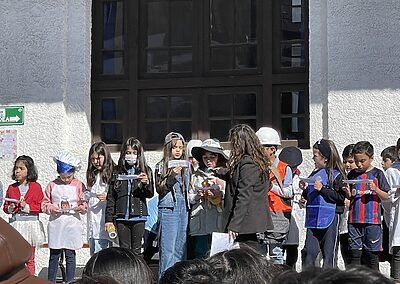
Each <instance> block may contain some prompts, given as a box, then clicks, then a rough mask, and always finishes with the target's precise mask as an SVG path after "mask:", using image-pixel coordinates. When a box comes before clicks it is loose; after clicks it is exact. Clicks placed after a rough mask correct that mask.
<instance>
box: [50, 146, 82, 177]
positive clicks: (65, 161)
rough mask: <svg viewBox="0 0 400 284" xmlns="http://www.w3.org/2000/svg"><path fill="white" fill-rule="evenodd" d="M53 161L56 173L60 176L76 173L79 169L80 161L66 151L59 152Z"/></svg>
mask: <svg viewBox="0 0 400 284" xmlns="http://www.w3.org/2000/svg"><path fill="white" fill-rule="evenodd" d="M53 160H54V162H55V163H56V164H57V172H58V173H61V174H67V173H72V172H76V171H79V170H80V168H81V161H80V160H79V159H78V158H76V157H74V156H73V155H72V154H71V153H70V152H68V151H61V152H60V153H58V154H57V155H56V156H54V157H53Z"/></svg>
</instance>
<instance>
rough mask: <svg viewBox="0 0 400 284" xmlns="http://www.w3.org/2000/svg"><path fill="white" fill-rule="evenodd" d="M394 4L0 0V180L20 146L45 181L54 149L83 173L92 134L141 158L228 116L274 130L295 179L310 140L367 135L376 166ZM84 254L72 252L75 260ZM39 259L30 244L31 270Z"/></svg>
mask: <svg viewBox="0 0 400 284" xmlns="http://www.w3.org/2000/svg"><path fill="white" fill-rule="evenodd" d="M399 8H400V2H399V1H397V0H387V1H384V2H381V1H361V0H355V1H354V0H353V1H349V0H340V1H328V0H268V1H262V0H246V1H243V0H241V1H238V0H236V1H232V0H207V1H204V0H174V1H171V0H135V1H132V0H92V1H88V0H76V1H66V0H57V1H54V0H42V1H30V0H21V1H11V0H3V1H1V2H0V19H1V20H2V25H0V34H1V35H2V40H1V41H0V47H1V48H0V55H1V58H2V63H1V64H0V110H1V109H4V108H5V107H9V106H24V111H25V117H24V124H23V125H8V126H7V125H4V124H3V125H1V126H0V134H1V137H0V138H2V139H3V140H1V144H0V151H1V152H0V180H1V181H2V183H3V184H4V185H8V184H10V183H11V182H12V180H11V177H10V176H11V170H12V166H13V160H14V158H15V156H18V155H22V154H25V155H30V156H32V157H33V158H34V160H35V162H36V164H37V167H38V170H39V182H40V183H41V184H42V186H43V187H45V186H46V185H47V183H48V182H49V181H50V180H52V179H54V178H55V176H56V167H55V164H54V163H53V162H52V159H51V157H52V156H53V155H55V154H56V153H57V152H58V151H59V150H61V149H68V150H70V151H72V152H74V153H75V154H76V155H77V156H79V157H80V158H81V160H82V161H83V167H82V171H81V172H80V173H79V174H78V177H80V178H81V179H84V177H85V170H86V164H87V152H88V149H89V147H90V145H91V143H92V142H94V141H98V140H100V139H101V140H104V141H105V142H107V143H108V144H109V145H110V147H111V149H112V150H113V152H114V153H115V154H114V156H115V157H116V158H117V157H118V150H119V146H120V144H121V142H122V141H123V140H124V139H126V138H127V137H130V136H136V137H138V138H139V139H140V140H141V141H143V142H144V144H145V147H146V149H147V150H148V152H147V154H146V155H147V157H148V160H149V161H150V164H151V165H154V164H155V163H156V161H157V160H158V159H160V157H161V153H160V151H159V149H160V146H161V142H162V141H163V137H164V136H165V134H166V133H167V132H169V131H171V130H176V131H180V132H182V134H184V135H185V137H186V138H187V139H190V138H193V139H205V138H207V137H216V138H218V139H220V140H221V141H222V142H225V141H227V130H229V128H230V127H231V126H232V125H234V124H236V123H248V124H250V125H251V126H252V127H254V128H259V127H261V126H265V125H268V126H273V127H275V128H277V129H280V131H281V134H282V138H283V139H284V140H285V143H295V144H297V145H299V146H300V147H301V148H302V149H303V153H304V158H305V162H304V164H303V166H302V170H303V172H304V173H305V174H307V173H308V172H310V171H311V169H312V165H313V164H312V161H311V151H310V147H311V146H312V144H313V143H314V142H315V141H316V140H318V139H320V138H322V137H323V138H329V139H332V140H333V141H334V142H335V143H336V144H337V146H338V148H339V151H341V150H342V149H343V148H344V146H345V145H347V144H349V143H354V142H356V141H359V140H369V141H371V142H372V144H373V145H374V146H375V148H376V162H378V161H379V153H380V151H381V150H382V149H383V148H385V147H386V146H389V145H393V144H394V143H395V142H396V140H397V138H398V137H399V126H398V122H399V121H400V114H399V112H398V108H399V105H400V104H399V102H398V99H399V94H398V93H399V89H400V72H399V71H400V70H399V69H400V56H399V55H400V40H399V39H400V36H399V35H398V30H399V28H400V15H399V14H398V13H397V11H398V10H399ZM7 133H12V135H11V136H10V135H9V136H7ZM5 137H6V138H7V137H12V138H15V140H13V139H11V140H12V141H8V140H7V139H8V138H7V139H5ZM6 140H7V141H6ZM286 140H287V141H286ZM5 142H7V143H5ZM2 217H4V218H6V216H5V215H4V214H3V215H2ZM43 221H44V222H46V216H43ZM83 237H84V236H83ZM87 257H88V251H87V250H82V251H81V252H79V259H78V264H84V263H85V262H86V260H87ZM47 260H48V252H47V250H46V249H43V250H40V251H39V257H38V263H37V266H38V267H37V268H38V271H40V270H41V268H42V267H46V266H47Z"/></svg>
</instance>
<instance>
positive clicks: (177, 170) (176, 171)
mask: <svg viewBox="0 0 400 284" xmlns="http://www.w3.org/2000/svg"><path fill="white" fill-rule="evenodd" d="M172 171H173V172H174V173H176V174H179V173H180V172H181V171H182V167H175V168H173V169H172Z"/></svg>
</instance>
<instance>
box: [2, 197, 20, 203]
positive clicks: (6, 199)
mask: <svg viewBox="0 0 400 284" xmlns="http://www.w3.org/2000/svg"><path fill="white" fill-rule="evenodd" d="M4 200H5V201H8V202H14V203H19V200H18V199H14V198H8V197H6V198H4Z"/></svg>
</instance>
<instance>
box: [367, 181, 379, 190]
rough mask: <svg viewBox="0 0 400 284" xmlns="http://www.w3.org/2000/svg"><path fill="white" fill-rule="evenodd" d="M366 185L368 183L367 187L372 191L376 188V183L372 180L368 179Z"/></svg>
mask: <svg viewBox="0 0 400 284" xmlns="http://www.w3.org/2000/svg"><path fill="white" fill-rule="evenodd" d="M368 185H369V188H370V189H371V190H372V191H375V190H376V189H377V187H376V184H375V183H374V181H373V180H370V181H369V184H368Z"/></svg>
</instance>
